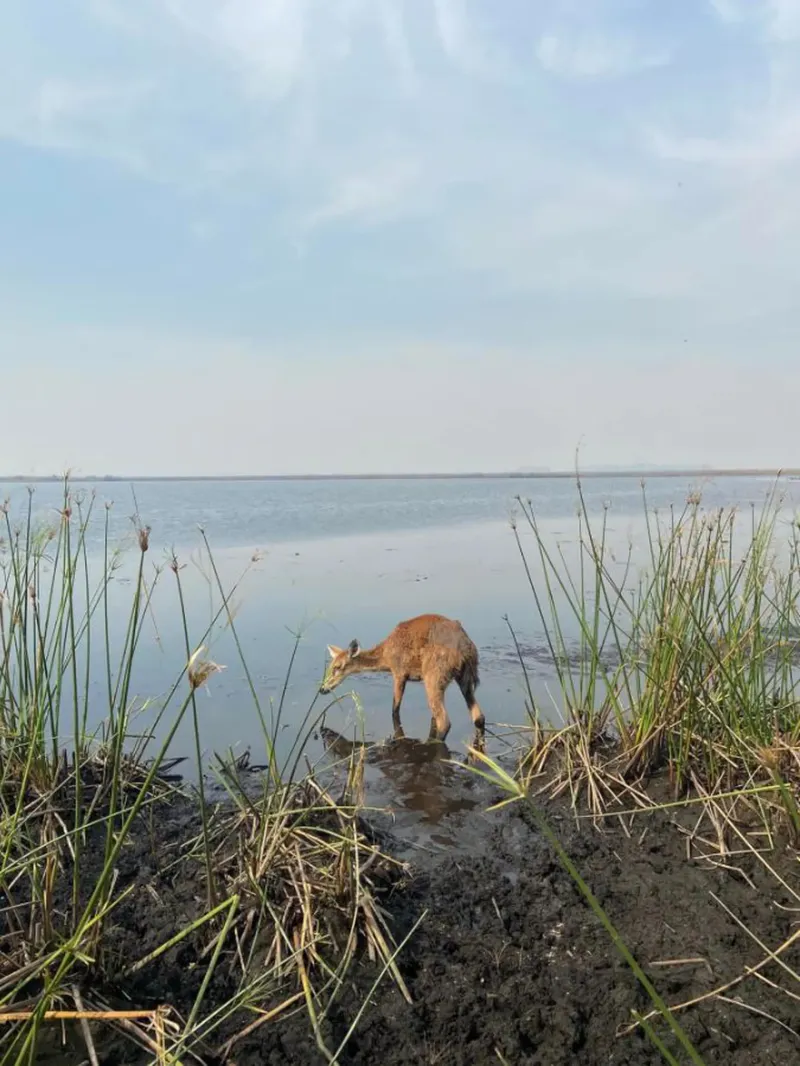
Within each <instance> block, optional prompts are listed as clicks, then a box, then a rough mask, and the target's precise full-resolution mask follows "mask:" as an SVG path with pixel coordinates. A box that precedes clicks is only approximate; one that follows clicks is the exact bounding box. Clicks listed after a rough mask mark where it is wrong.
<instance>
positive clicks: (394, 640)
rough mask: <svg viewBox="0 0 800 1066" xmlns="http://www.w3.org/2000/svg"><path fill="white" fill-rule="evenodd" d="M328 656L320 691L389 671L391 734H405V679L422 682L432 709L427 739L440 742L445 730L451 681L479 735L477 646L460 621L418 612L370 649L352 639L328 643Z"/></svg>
mask: <svg viewBox="0 0 800 1066" xmlns="http://www.w3.org/2000/svg"><path fill="white" fill-rule="evenodd" d="M328 655H329V656H330V662H329V663H328V667H327V670H326V671H325V676H324V678H323V681H322V684H321V685H320V692H321V693H325V694H327V693H330V692H333V690H334V689H335V688H336V687H337V686H338V685H340V684H341V683H342V681H344V679H345V678H346V677H350V676H352V675H353V674H362V673H388V674H391V675H392V678H393V679H394V694H393V697H392V725H393V727H394V735H395V737H396V738H402V737H403V736H404V733H403V727H402V725H401V724H400V704H401V703H402V701H403V694H404V692H405V689H406V684H407V682H409V681H421V682H422V683H423V684H424V685H425V694H426V696H427V697H428V706H429V707H430V710H431V731H430V739H438V740H440V741H444V740H445V738H446V737H447V734H448V733H449V732H450V718H449V716H448V714H447V709H446V708H445V705H444V694H445V690H446V689H447V687H448V685H449V684H450V682H451V681H455V682H456V683H457V684H458V687H459V688H460V689H461V694H462V696H463V697H464V700H465V702H466V704H467V708H468V709H469V713H470V717H471V718H472V722H473V725H474V726H475V729H476V731H477V732H478V733H479V734H480V735H483V733H484V729H485V724H486V720H485V718H484V715H483V711H482V710H481V708H480V705H479V704H478V701H477V700H476V699H475V689H476V688H477V687H478V684H479V682H480V678H479V676H478V649H477V648H476V647H475V645H474V644H473V642H472V640H470V638H469V637H468V636H467V633H466V631H465V630H464V627H463V626H462V625H461V623H460V622H458V621H455V620H453V619H452V618H445V617H444V615H441V614H421V615H418V616H417V617H416V618H409V619H408V620H407V621H405V622H400V623H399V624H398V625H396V626H395V628H394V629H393V630H392V632H391V633H390V634H389V636H388V637H386V639H385V640H382V641H381V642H380V644H376V645H375V646H374V647H373V648H368V649H367V648H362V647H361V645H360V644H359V642H358V641H357V640H352V641H351V642H350V644H349V645H348V647H347V648H338V647H336V645H335V644H329V645H328Z"/></svg>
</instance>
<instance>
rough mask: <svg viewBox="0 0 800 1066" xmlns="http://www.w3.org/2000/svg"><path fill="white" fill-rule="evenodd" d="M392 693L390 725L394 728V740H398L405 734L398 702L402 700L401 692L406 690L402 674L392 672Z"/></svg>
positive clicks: (405, 680) (405, 678) (406, 679)
mask: <svg viewBox="0 0 800 1066" xmlns="http://www.w3.org/2000/svg"><path fill="white" fill-rule="evenodd" d="M393 677H394V694H393V696H392V726H393V728H394V735H395V739H396V740H400V739H402V738H403V737H404V736H405V733H404V732H403V727H402V725H401V724H400V704H401V703H402V702H403V693H404V692H405V690H406V682H407V681H408V678H407V677H403V676H402V674H394V675H393Z"/></svg>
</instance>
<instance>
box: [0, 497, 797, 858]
mask: <svg viewBox="0 0 800 1066" xmlns="http://www.w3.org/2000/svg"><path fill="white" fill-rule="evenodd" d="M771 484H772V483H771V481H770V480H769V479H753V478H749V479H747V478H720V479H716V480H714V481H710V482H708V483H706V484H705V485H701V486H696V485H691V484H687V483H686V482H685V481H684V480H682V479H653V480H652V481H651V482H650V483H649V484H648V488H647V492H648V502H649V505H650V507H656V508H659V509H660V510H661V511H662V512H663V511H665V510H667V509H668V508H669V507H670V505H674V506H675V507H676V508H678V509H681V508H682V507H683V506H684V504H685V500H686V495H687V492H689V491H691V490H693V489H695V488H697V487H700V488H702V489H703V492H704V502H705V503H706V505H707V506H709V507H712V506H725V505H731V504H739V505H742V506H744V507H746V506H749V505H750V504H751V503H752V504H754V505H755V506H756V507H759V506H760V505H761V504H763V501H764V499H765V496H766V494H767V492H768V491H769V489H770V487H771ZM74 488H75V489H76V490H77V491H79V492H84V493H86V496H85V499H84V504H83V506H84V508H85V507H86V506H87V505H88V501H89V499H90V494H91V493H92V492H94V493H95V495H96V498H95V504H94V506H95V518H94V521H93V523H92V526H91V530H90V534H89V535H88V537H87V545H88V550H89V553H90V555H91V556H92V558H93V560H94V565H95V567H96V568H97V565H98V560H99V553H100V551H101V549H102V543H103V526H104V521H105V511H106V504H107V503H111V502H112V501H113V506H111V508H110V510H109V511H108V514H109V524H110V538H111V543H112V544H123V543H127V544H129V545H130V542H131V539H132V530H133V526H132V524H131V521H130V518H129V516H130V515H131V514H133V513H134V511H135V510H138V512H139V514H140V515H141V520H142V522H143V523H144V524H146V525H149V526H150V527H151V532H150V549H149V551H148V553H147V556H146V569H145V574H146V577H147V579H148V581H151V582H152V581H153V580H154V576H155V571H156V569H157V568H159V567H160V568H162V573H161V574H160V576H159V577H158V580H157V582H156V585H155V591H154V593H153V597H152V602H151V605H150V610H149V612H148V616H147V620H146V623H145V626H144V630H143V633H142V638H141V642H140V647H139V654H138V658H137V670H136V674H135V677H134V691H135V693H136V695H137V696H138V697H140V699H145V698H151V699H152V700H153V701H154V702H153V703H151V704H150V705H148V706H146V707H145V708H144V710H141V711H140V712H139V719H138V725H139V727H140V728H141V729H142V730H144V729H150V728H152V727H153V723H154V722H155V721H156V719H157V706H158V703H157V701H158V699H159V698H160V697H162V696H163V695H164V693H166V692H167V691H168V689H169V687H170V685H171V684H172V682H173V680H174V678H175V677H176V675H177V674H178V673H179V672H180V670H181V669H182V667H183V665H184V663H185V661H186V652H185V646H184V637H183V634H182V631H181V628H180V625H179V611H178V598H177V590H176V584H175V577H174V575H173V574H172V573H171V572H170V570H169V569H168V568H164V567H165V563H166V561H167V559H168V556H169V553H171V552H172V551H173V550H174V551H175V552H176V553H177V555H178V558H179V560H180V562H181V564H182V565H183V569H182V570H181V572H180V573H181V580H182V582H183V585H184V590H185V595H186V602H187V610H188V617H189V620H190V631H191V632H190V643H191V646H192V647H195V646H196V645H197V644H199V643H200V641H201V640H202V639H203V637H204V630H205V628H206V626H207V625H208V623H209V621H210V619H211V616H212V610H213V608H212V606H211V605H212V602H213V601H214V600H216V602H217V603H218V602H219V596H218V595H214V594H212V592H211V590H212V589H213V584H214V577H213V574H212V572H211V569H210V566H209V563H208V560H207V559H204V557H203V555H202V538H201V535H200V533H199V528H198V527H200V528H202V529H203V530H205V532H206V534H207V536H208V538H209V541H210V543H211V545H212V548H213V550H214V559H215V563H216V566H217V568H218V571H219V574H220V579H221V581H222V584H223V586H224V587H225V589H226V590H228V589H229V588H230V587H231V585H232V584H233V583H235V582H236V581H238V580H239V578H240V576H241V575H242V573H243V572H244V571H247V572H246V574H245V576H244V578H243V579H242V580H241V584H240V585H239V587H238V588H237V591H236V594H235V596H234V599H233V604H234V608H235V615H236V628H237V633H238V636H239V639H240V642H241V647H242V650H243V653H244V656H245V659H246V662H247V666H248V668H249V671H250V674H251V678H250V680H251V681H252V684H253V687H254V689H255V692H256V695H257V697H258V699H259V702H260V704H261V707H262V711H263V714H264V716H265V718H266V719H267V720H272V721H274V717H275V716H277V713H278V703H279V702H280V700H281V696H282V693H283V687H284V683H285V677H286V672H287V669H288V666H289V661H290V658H291V655H292V650H293V645H294V643H295V635H294V634H296V633H300V634H301V639H300V642H299V645H298V647H297V652H296V657H295V659H294V663H293V667H292V671H291V676H290V678H289V680H288V683H287V684H286V689H285V694H284V698H283V706H282V709H281V712H280V714H281V717H280V729H279V747H280V752H279V754H280V756H281V757H288V756H289V754H290V751H291V748H292V745H293V743H294V741H295V739H296V736H297V730H298V726H299V725H300V723H302V722H303V721H307V722H308V726H309V730H310V729H311V724H312V722H313V719H314V718H316V717H317V716H318V715H319V713H321V711H322V710H323V708H324V707H325V706H326V704H330V703H331V697H320V696H319V695H318V694H317V689H318V685H319V680H320V678H321V675H322V671H323V668H324V662H325V647H326V645H327V644H329V643H334V644H340V645H344V644H346V643H347V642H348V641H350V640H351V639H353V638H357V639H358V640H359V641H360V642H361V643H362V645H364V646H369V645H370V644H373V643H376V642H377V641H379V640H381V639H382V638H383V637H384V636H386V635H387V633H388V632H389V631H390V630H391V628H392V627H393V626H394V625H395V624H396V623H397V622H398V621H400V620H401V619H404V618H408V617H411V616H413V615H415V614H420V613H423V612H426V611H436V612H441V613H443V614H446V615H450V616H452V617H456V618H459V619H460V620H461V621H462V623H463V624H464V626H465V628H466V629H467V631H468V632H469V633H470V635H471V636H472V638H473V640H474V641H475V642H476V644H477V645H478V648H479V651H480V658H481V686H480V688H479V690H478V698H479V700H480V702H481V705H482V707H483V709H484V712H485V714H486V717H487V722H488V728H489V737H488V750H489V752H490V753H493V754H498V753H500V752H502V751H504V750H505V749H506V747H507V746H508V744H509V743H512V742H513V740H514V735H515V734H514V729H515V727H519V726H520V725H522V724H523V723H524V722H525V720H526V695H527V684H528V683H529V684H530V686H531V689H532V692H533V696H534V699H535V701H536V703H537V706H538V707H539V710H540V712H541V713H543V714H545V715H546V716H549V717H550V718H551V719H552V720H553V721H558V720H559V716H560V712H561V705H560V698H559V696H558V693H557V689H556V686H555V684H554V681H555V677H554V674H553V671H552V667H550V666H549V664H548V658H549V656H548V653H547V649H546V645H545V642H544V631H543V628H542V625H541V622H540V620H539V618H538V615H537V611H536V606H535V602H534V599H533V596H532V593H531V590H530V587H529V585H528V581H527V578H526V574H525V570H524V567H523V564H522V561H521V558H520V554H519V550H518V547H517V544H516V541H515V538H514V535H513V533H512V530H511V528H510V525H509V521H508V518H509V515H510V514H511V513H512V512H513V510H514V506H515V505H514V497H515V496H516V495H517V494H519V495H521V496H523V498H528V497H530V498H532V500H533V504H534V507H535V510H536V514H537V517H538V519H539V520H540V522H541V528H542V531H543V532H544V533H545V535H546V536H547V537H548V538H549V540H550V543H551V544H552V545H556V544H559V545H561V546H562V547H563V550H564V551H565V553H566V554H567V556H568V557H569V553H570V552H574V551H575V544H576V537H577V521H576V517H575V515H576V509H577V497H576V491H575V486H574V484H573V483H571V482H569V481H563V480H540V479H536V480H530V481H525V480H512V479H496V480H493V479H475V480H469V481H461V480H459V481H438V480H437V481H414V480H408V481H386V482H381V481H365V482H358V481H341V482H333V481H324V482H142V483H137V484H136V485H134V486H130V485H126V484H123V483H111V484H102V483H101V484H98V485H94V486H80V485H79V484H76V485H75V486H74ZM784 488H785V490H786V491H787V493H788V494H789V495H788V500H787V504H786V509H787V517H788V515H789V514H791V513H792V511H793V510H794V508H795V506H796V502H797V501H796V498H795V497H796V496H797V494H798V492H799V491H800V483H798V482H787V483H786V485H785V486H784ZM584 489H585V494H586V498H587V502H588V504H589V507H590V509H591V510H592V512H593V513H594V514H596V515H597V516H598V517H599V516H600V515H601V514H602V510H603V507H604V506H606V505H608V506H609V511H608V515H609V521H608V544H609V547H610V548H611V549H612V550H614V551H615V552H617V553H618V556H619V558H620V559H624V558H625V557H626V555H627V552H628V549H629V545H633V549H632V551H633V554H632V559H633V561H634V564H635V565H640V564H642V563H645V562H646V553H645V542H644V524H643V509H642V496H641V487H640V484H639V482H638V481H637V480H636V479H629V480H626V479H597V480H594V479H591V480H587V481H586V482H585V483H584ZM60 492H61V489H60V487H59V486H58V485H56V484H40V485H37V486H36V489H35V492H34V497H33V505H34V511H35V514H36V516H37V520H39V519H41V520H43V521H52V520H53V517H54V516H55V515H56V514H57V510H58V507H59V503H60ZM134 494H135V498H134ZM4 495H7V496H9V497H10V500H11V512H12V514H13V515H14V516H15V517H14V519H13V521H21V520H22V518H23V515H24V509H25V507H26V506H27V491H26V489H25V487H24V486H21V485H17V484H14V485H10V486H2V485H0V496H4ZM75 513H76V514H77V508H75ZM522 538H523V541H524V543H525V544H526V546H527V548H526V550H527V554H528V559H529V563H530V565H531V567H532V574H533V578H534V581H538V580H539V579H540V569H539V568H538V567H537V566H536V563H535V555H534V554H533V552H532V549H533V546H534V545H533V539H532V537H531V536H530V533H529V532H526V531H525V529H524V526H523V527H522ZM136 562H137V553H136V551H135V549H133V550H131V551H129V552H128V553H127V554H126V555H125V557H124V561H123V565H122V567H121V569H120V570H119V571H118V572H117V574H116V576H115V580H114V582H113V586H112V590H111V595H110V601H111V627H110V628H111V639H112V643H113V644H114V646H115V647H117V648H119V647H120V646H121V642H122V639H123V635H124V628H125V624H126V622H127V610H128V608H129V605H130V601H131V595H132V590H133V587H134V584H133V580H132V578H133V574H134V567H135V565H136ZM505 616H508V622H509V623H510V624H511V626H513V628H514V631H515V633H516V634H517V637H518V639H519V641H520V642H521V644H522V646H523V651H524V659H525V664H526V669H527V673H528V678H527V682H526V679H525V677H524V675H523V672H522V670H521V668H520V664H519V660H518V656H517V652H516V649H515V646H514V643H513V641H512V638H511V633H510V629H509V624H508V623H507V622H506V620H505ZM573 630H574V626H573ZM207 643H208V650H207V651H206V652H204V655H206V656H207V657H209V658H211V659H213V660H214V661H215V662H217V663H219V664H221V665H222V666H224V667H225V669H224V671H223V672H221V673H219V674H215V675H214V676H212V677H211V679H210V681H209V683H208V685H207V686H205V688H204V689H203V690H201V691H200V693H199V695H198V709H199V724H200V732H201V740H202V745H203V747H204V749H205V750H206V752H212V751H220V750H226V749H228V748H230V749H232V751H233V752H234V754H240V753H241V752H242V751H243V750H245V749H246V748H251V749H252V759H253V761H254V762H258V761H261V760H262V759H263V756H264V750H265V749H264V741H263V735H262V732H261V726H260V723H259V717H258V715H257V713H256V711H255V707H254V701H253V698H252V694H251V692H250V682H249V681H248V678H247V676H246V673H245V670H244V668H243V666H242V665H241V663H240V661H239V659H238V653H237V650H236V647H235V644H234V642H233V640H232V638H231V634H230V631H229V630H226V629H224V628H222V629H221V628H220V627H219V626H217V627H215V631H214V633H213V635H212V637H211V639H210V641H208V642H207ZM97 648H98V650H97V651H95V652H94V653H93V663H92V672H91V675H92V682H91V697H92V716H93V721H94V722H95V723H96V722H98V721H99V720H100V719H101V718H102V717H103V715H104V702H105V680H104V677H105V665H104V663H103V661H102V659H101V657H100V654H99V644H98V645H97ZM182 691H183V690H182ZM350 691H355V693H356V695H357V697H358V702H356V701H354V700H353V699H352V698H351V697H350V696H349V695H348V692H350ZM334 696H335V697H341V699H340V700H339V701H338V702H334V704H333V705H332V706H331V707H330V708H329V710H328V712H327V714H326V725H327V726H328V727H329V728H330V729H332V730H334V731H335V732H338V733H340V734H342V735H343V736H344V737H345V738H348V739H350V740H352V739H353V738H361V737H363V738H364V739H366V740H368V741H383V740H385V739H386V738H387V737H388V736H389V733H390V730H391V714H390V708H391V680H390V679H389V678H388V677H383V676H372V677H365V678H353V679H351V680H349V681H348V683H347V685H346V686H342V688H341V689H340V690H338V691H337V692H336V693H335V694H334ZM323 701H325V702H323ZM447 704H448V710H449V713H450V718H451V721H452V731H451V733H450V736H449V737H448V748H449V749H450V753H451V754H452V755H454V756H459V757H463V753H464V750H465V744H466V743H467V742H469V741H470V740H471V738H472V729H471V722H470V719H469V716H468V714H467V711H466V708H465V707H464V705H463V700H462V698H461V695H460V693H459V692H458V690H457V688H456V686H452V688H451V689H450V690H449V692H448V694H447ZM310 709H311V710H310ZM402 719H403V726H404V729H405V732H406V734H407V736H408V737H409V738H412V739H413V738H425V737H426V736H427V733H428V727H429V722H430V715H429V712H428V709H427V705H426V702H425V696H424V691H423V689H422V686H421V685H409V686H408V688H407V690H406V696H405V699H404V702H403V708H402ZM156 734H157V736H162V735H163V723H162V724H160V725H159V726H158V727H157V729H156ZM193 743H194V742H193V735H192V732H191V721H190V718H189V717H188V716H187V718H186V720H185V722H184V724H183V725H182V726H181V728H180V729H179V730H178V733H177V735H176V737H175V740H174V742H173V745H172V751H173V753H174V754H186V755H189V754H190V753H191V752H192V750H193ZM308 754H309V757H310V758H312V759H316V758H322V757H323V744H322V741H321V739H319V736H318V734H316V735H315V736H312V739H311V741H310V744H309V747H308ZM468 777H469V775H465V774H464V773H463V772H461V771H456V772H455V774H454V772H453V770H452V768H451V767H449V766H447V765H446V764H445V763H443V762H442V760H441V759H437V758H433V757H432V756H431V755H430V748H429V747H428V746H425V745H423V746H416V747H414V746H413V745H409V746H407V747H406V748H405V749H404V750H403V751H398V750H396V749H393V750H391V751H390V750H388V749H381V751H380V752H378V753H377V754H376V756H375V757H373V758H371V760H370V763H369V769H368V792H369V795H368V799H370V800H372V801H374V802H376V803H381V804H384V805H389V806H393V807H394V808H395V813H396V818H397V820H398V824H399V825H408V826H411V825H414V826H417V827H418V828H419V829H420V831H421V832H423V827H426V828H424V832H423V836H422V837H421V838H420V839H423V838H424V840H425V841H426V842H427V843H432V844H433V845H442V846H446V845H447V843H448V841H450V840H451V839H452V834H453V831H454V830H455V827H457V826H458V825H459V823H460V822H463V821H464V817H465V812H468V811H470V810H471V809H472V805H473V800H474V795H473V789H472V786H471V784H470V781H469V780H465V778H468ZM481 802H483V801H482V800H481ZM476 806H479V805H478V804H476ZM448 827H449V828H448Z"/></svg>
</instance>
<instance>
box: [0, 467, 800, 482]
mask: <svg viewBox="0 0 800 1066" xmlns="http://www.w3.org/2000/svg"><path fill="white" fill-rule="evenodd" d="M778 476H781V477H789V478H798V477H800V467H786V468H784V469H772V468H768V467H751V468H748V467H741V468H719V469H711V468H709V469H703V468H699V469H698V468H688V467H687V468H676V469H663V470H660V469H653V470H647V469H643V470H636V469H635V468H633V469H629V470H582V471H580V477H581V478H586V479H588V478H638V479H642V478H644V479H649V478H709V477H773V478H774V477H778ZM575 477H576V472H575V471H574V470H547V471H545V470H536V471H530V472H526V471H519V470H513V471H512V470H509V471H497V472H489V473H481V472H472V473H466V474H453V473H437V474H228V475H218V476H214V475H205V474H202V475H197V474H195V475H185V476H181V475H179V474H161V475H157V474H150V475H147V474H144V475H135V474H132V475H117V474H108V475H96V474H95V475H91V474H90V475H86V476H82V477H78V476H76V477H73V478H71V480H72V481H73V482H81V483H86V482H91V483H93V484H95V483H97V484H102V483H119V482H131V481H134V482H150V481H165V482H177V481H197V482H210V481H476V480H483V481H487V480H489V481H490V480H494V481H507V480H516V481H554V480H565V479H574V478H575ZM60 481H63V477H62V476H56V475H50V476H42V475H30V476H25V475H22V474H9V475H5V476H0V482H5V483H12V482H13V483H15V484H31V485H33V484H43V483H50V482H60Z"/></svg>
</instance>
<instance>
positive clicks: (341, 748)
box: [320, 724, 484, 824]
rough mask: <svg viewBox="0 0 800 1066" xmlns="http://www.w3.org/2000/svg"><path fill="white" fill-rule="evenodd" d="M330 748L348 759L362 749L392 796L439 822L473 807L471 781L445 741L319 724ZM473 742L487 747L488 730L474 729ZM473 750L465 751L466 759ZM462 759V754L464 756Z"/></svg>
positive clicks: (466, 760)
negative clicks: (356, 734) (379, 736)
mask: <svg viewBox="0 0 800 1066" xmlns="http://www.w3.org/2000/svg"><path fill="white" fill-rule="evenodd" d="M320 737H321V739H322V742H323V744H324V746H325V748H326V750H327V751H328V752H329V754H331V755H332V756H333V757H334V758H335V759H337V760H341V761H343V762H344V761H348V762H349V761H350V760H351V759H353V758H354V757H356V756H358V755H359V754H361V753H363V756H364V759H365V762H366V764H367V767H373V768H375V769H377V770H378V771H379V772H380V773H381V774H382V775H383V777H384V778H385V779H386V780H387V781H388V783H389V784H390V786H391V793H392V796H393V797H396V799H397V800H398V801H399V803H400V804H401V806H402V807H404V808H405V809H406V810H408V811H411V812H414V813H416V814H420V815H422V820H423V821H424V822H427V823H429V824H436V823H438V822H440V821H441V819H442V818H444V817H445V816H447V815H450V814H455V813H457V812H458V811H465V810H470V809H472V808H474V807H475V806H477V804H478V800H477V799H476V798H474V797H473V796H471V795H470V794H469V792H468V781H466V780H465V775H464V774H463V773H460V772H459V768H458V766H457V765H453V762H452V760H453V759H454V755H453V753H452V752H450V751H449V750H448V748H447V746H446V744H445V743H444V742H443V741H439V742H431V741H430V740H427V741H421V740H414V739H412V738H410V737H405V736H403V737H395V738H393V739H391V740H388V741H385V742H383V743H380V742H370V741H357V740H348V739H347V738H346V737H344V736H342V734H341V733H337V732H336V731H335V730H333V729H330V728H328V727H327V726H326V725H324V724H323V725H322V726H321V727H320ZM472 747H473V748H474V749H475V750H476V751H483V748H484V735H483V732H482V731H481V730H476V732H475V737H474V739H473V743H472ZM473 759H474V756H472V755H470V754H469V753H467V754H466V755H464V756H463V763H464V764H465V765H467V764H469V763H470V762H471V761H473ZM460 761H461V760H460Z"/></svg>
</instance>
